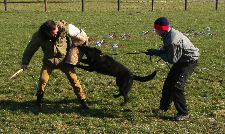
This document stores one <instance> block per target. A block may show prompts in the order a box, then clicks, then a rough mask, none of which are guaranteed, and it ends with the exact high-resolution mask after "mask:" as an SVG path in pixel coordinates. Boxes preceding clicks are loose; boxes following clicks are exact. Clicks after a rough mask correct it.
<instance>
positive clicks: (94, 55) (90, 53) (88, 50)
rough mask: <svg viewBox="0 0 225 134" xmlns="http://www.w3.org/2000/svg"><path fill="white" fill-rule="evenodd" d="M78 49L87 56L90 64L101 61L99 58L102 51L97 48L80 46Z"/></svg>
mask: <svg viewBox="0 0 225 134" xmlns="http://www.w3.org/2000/svg"><path fill="white" fill-rule="evenodd" d="M78 48H79V49H80V50H81V51H82V52H83V53H84V54H85V55H86V56H87V59H88V60H89V61H90V62H93V61H95V60H97V59H99V57H100V56H101V55H102V51H101V50H99V49H97V48H95V47H90V46H86V45H80V46H78Z"/></svg>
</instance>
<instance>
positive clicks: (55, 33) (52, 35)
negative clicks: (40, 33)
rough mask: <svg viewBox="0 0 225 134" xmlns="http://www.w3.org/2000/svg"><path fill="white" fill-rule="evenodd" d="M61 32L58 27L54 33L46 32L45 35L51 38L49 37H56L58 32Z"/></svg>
mask: <svg viewBox="0 0 225 134" xmlns="http://www.w3.org/2000/svg"><path fill="white" fill-rule="evenodd" d="M58 31H59V29H58V27H57V26H55V30H52V31H50V32H46V31H45V33H46V34H47V35H48V36H49V37H56V36H57V34H58V33H57V32H58Z"/></svg>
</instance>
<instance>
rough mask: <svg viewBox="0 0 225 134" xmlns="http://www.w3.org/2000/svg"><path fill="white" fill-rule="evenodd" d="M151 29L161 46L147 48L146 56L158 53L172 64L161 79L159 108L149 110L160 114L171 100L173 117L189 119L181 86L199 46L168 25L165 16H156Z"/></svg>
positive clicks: (193, 62)
mask: <svg viewBox="0 0 225 134" xmlns="http://www.w3.org/2000/svg"><path fill="white" fill-rule="evenodd" d="M154 28H155V32H156V33H157V34H158V35H159V36H161V37H162V39H163V44H164V45H163V46H162V47H161V48H160V49H148V52H146V54H147V55H151V56H152V55H155V56H160V57H161V58H162V59H163V60H164V61H166V62H168V63H171V64H173V66H172V68H171V69H170V71H169V74H168V76H167V78H166V80H165V82H164V86H163V90H162V98H161V100H160V107H159V109H154V110H153V111H152V112H153V113H155V114H161V113H163V112H165V111H167V110H168V109H169V108H170V107H171V103H172V101H173V102H174V105H175V108H176V110H177V111H178V113H177V116H175V117H174V120H176V121H181V120H185V119H186V118H189V115H188V109H187V105H186V100H185V94H184V85H185V82H186V81H187V79H188V77H189V76H190V75H191V74H192V73H193V72H194V70H195V68H196V66H197V62H198V57H199V55H200V54H199V49H198V48H196V47H195V46H194V45H193V44H192V43H191V42H190V40H189V39H188V38H187V37H186V36H184V35H183V34H182V33H181V32H179V31H177V30H175V29H173V28H170V24H169V21H168V20H167V18H165V17H160V18H158V19H157V20H156V21H155V23H154Z"/></svg>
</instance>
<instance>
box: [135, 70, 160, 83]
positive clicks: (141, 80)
mask: <svg viewBox="0 0 225 134" xmlns="http://www.w3.org/2000/svg"><path fill="white" fill-rule="evenodd" d="M155 75H156V71H154V72H153V73H152V74H151V75H148V76H145V77H140V76H137V75H134V76H133V80H137V81H140V82H146V81H149V80H151V79H153V78H154V77H155Z"/></svg>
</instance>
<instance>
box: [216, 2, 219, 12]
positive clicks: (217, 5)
mask: <svg viewBox="0 0 225 134" xmlns="http://www.w3.org/2000/svg"><path fill="white" fill-rule="evenodd" d="M218 1H219V0H216V10H217V9H218Z"/></svg>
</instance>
